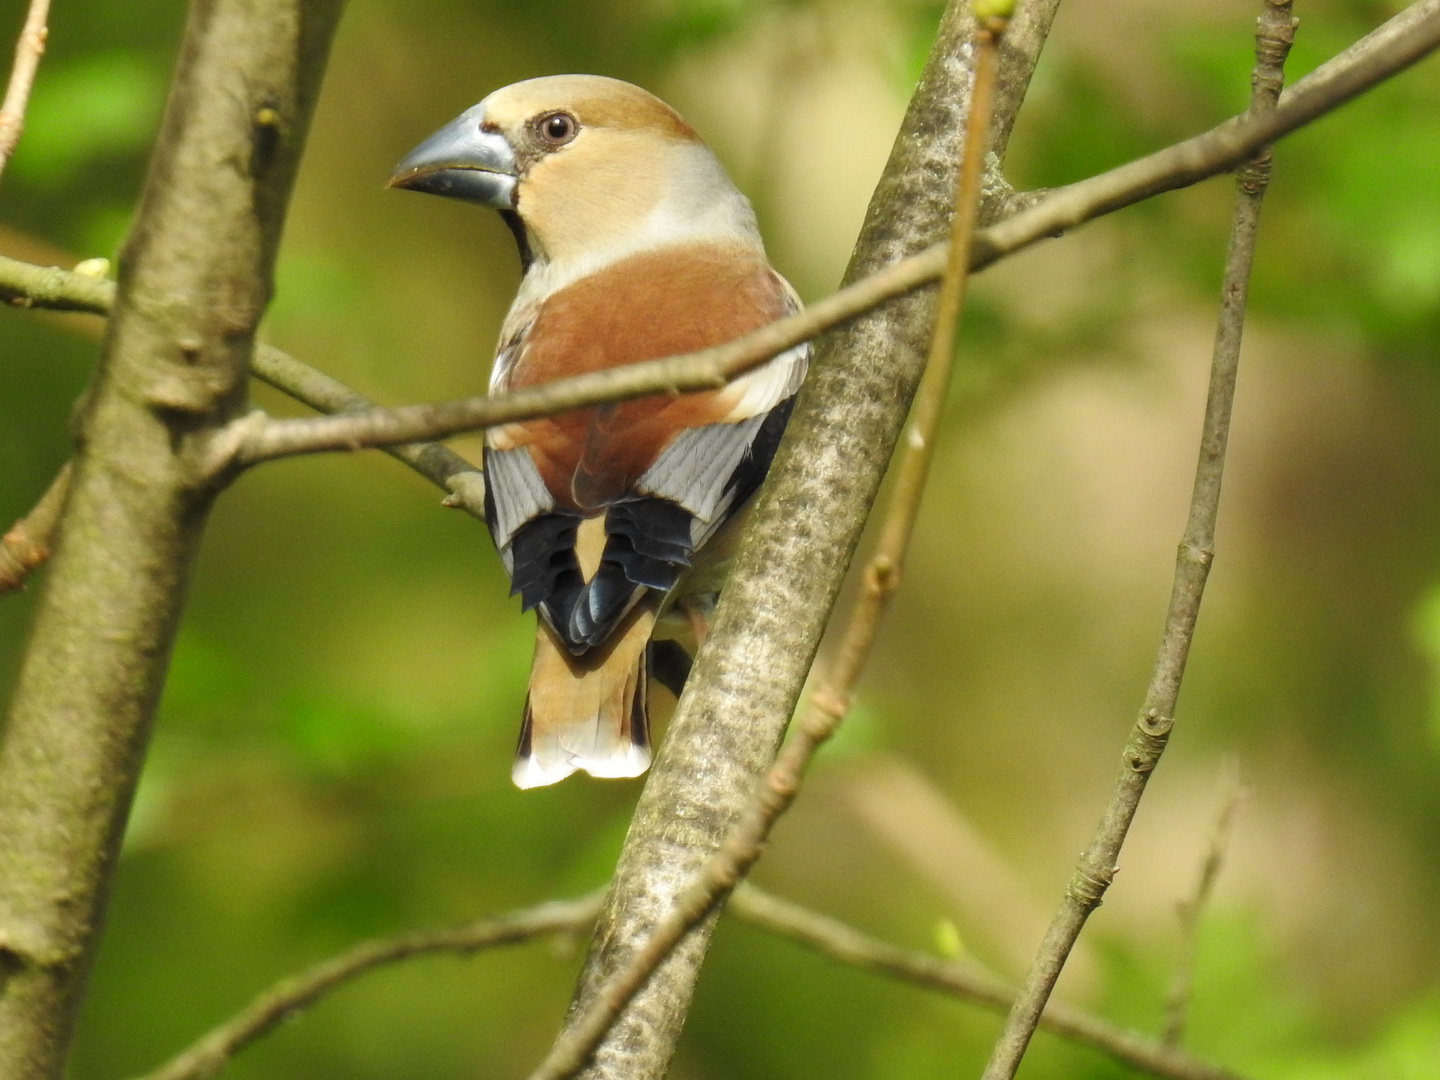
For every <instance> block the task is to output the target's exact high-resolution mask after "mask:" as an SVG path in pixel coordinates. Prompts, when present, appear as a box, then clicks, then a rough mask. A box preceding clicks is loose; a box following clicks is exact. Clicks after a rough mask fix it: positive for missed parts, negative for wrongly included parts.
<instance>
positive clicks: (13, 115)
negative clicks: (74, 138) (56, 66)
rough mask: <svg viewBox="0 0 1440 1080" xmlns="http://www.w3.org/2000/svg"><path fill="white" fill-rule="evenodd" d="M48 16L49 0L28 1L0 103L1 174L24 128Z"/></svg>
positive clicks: (42, 52)
mask: <svg viewBox="0 0 1440 1080" xmlns="http://www.w3.org/2000/svg"><path fill="white" fill-rule="evenodd" d="M49 18H50V0H30V8H29V10H28V11H27V12H26V14H25V25H24V26H23V27H22V28H21V30H20V39H19V41H17V42H16V43H15V66H14V67H12V68H11V69H10V82H9V83H8V84H7V85H6V87H5V100H4V101H3V102H0V173H3V172H4V171H5V166H6V165H7V164H8V163H9V161H10V155H11V154H13V153H15V146H16V144H17V143H19V141H20V132H21V131H22V130H23V129H24V127H25V107H26V106H27V105H29V103H30V87H31V86H32V85H34V82H35V73H36V72H37V71H38V70H40V57H41V56H43V55H44V53H45V38H46V35H47V34H48V33H49V29H48V27H47V26H46V23H47V21H48V20H49Z"/></svg>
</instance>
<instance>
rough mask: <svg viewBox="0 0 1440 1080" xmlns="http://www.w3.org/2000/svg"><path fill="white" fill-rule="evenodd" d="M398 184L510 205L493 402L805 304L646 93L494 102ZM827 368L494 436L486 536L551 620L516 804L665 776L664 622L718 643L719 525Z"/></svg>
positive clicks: (700, 148) (757, 378)
mask: <svg viewBox="0 0 1440 1080" xmlns="http://www.w3.org/2000/svg"><path fill="white" fill-rule="evenodd" d="M390 184H391V186H393V187H401V188H408V189H410V190H412V191H425V192H430V193H432V194H436V195H448V196H450V197H452V198H456V199H463V200H466V201H469V202H476V203H480V204H481V205H483V206H489V207H493V208H494V209H496V210H499V211H500V215H501V217H503V218H504V219H505V222H506V224H507V225H509V227H510V230H511V231H512V232H513V233H514V235H515V239H516V241H517V243H518V244H519V247H520V261H521V264H522V267H523V270H524V277H523V278H522V280H521V282H520V290H519V293H518V294H517V295H516V297H515V302H514V304H512V305H511V308H510V313H509V315H508V316H507V317H506V319H505V323H504V326H503V328H502V329H501V331H500V344H499V348H498V351H497V353H496V357H495V367H494V370H493V372H492V374H491V376H490V392H491V393H492V394H496V393H503V392H505V391H507V390H513V389H518V388H520V387H525V386H534V385H536V384H538V383H545V382H549V381H551V380H553V379H560V378H564V377H566V376H571V375H578V374H581V373H583V372H592V371H600V370H603V369H606V368H612V367H616V366H618V365H622V364H633V363H636V362H638V361H642V360H651V359H656V358H658V357H663V356H672V355H675V354H677V353H686V352H691V351H693V350H696V349H702V348H705V347H707V346H711V345H718V344H721V343H723V342H726V341H729V340H731V339H733V338H736V337H739V336H740V335H742V334H745V333H747V332H749V331H751V330H754V329H756V328H758V327H760V326H763V325H764V324H766V323H769V322H773V321H774V320H776V319H779V318H781V317H783V316H785V315H789V314H792V313H793V312H795V311H796V310H797V309H798V307H799V300H798V299H797V297H796V295H795V292H794V290H793V289H791V287H790V286H789V284H788V283H787V282H786V281H785V280H784V279H783V278H781V277H780V275H779V274H777V273H775V271H774V270H772V269H771V268H770V264H769V262H768V261H767V260H766V257H765V249H764V247H763V245H762V244H761V241H760V233H759V231H758V229H757V228H756V224H755V214H754V212H753V211H752V210H751V209H750V204H749V203H748V202H747V201H746V200H745V197H744V196H743V195H741V194H740V192H739V191H738V190H736V188H735V185H734V184H733V183H731V181H730V179H729V177H728V176H726V174H725V170H724V169H723V168H722V167H721V165H720V162H719V161H718V160H716V158H715V155H714V154H713V153H711V151H710V150H709V148H708V147H706V145H705V144H704V143H703V142H701V141H700V137H699V136H698V135H696V134H695V131H694V129H693V128H691V127H690V125H689V124H687V123H686V122H685V121H684V120H683V119H681V117H680V115H679V114H678V113H676V112H675V110H674V109H672V108H670V107H669V106H668V105H666V104H665V103H664V102H662V101H660V100H659V99H658V98H656V97H654V96H652V95H650V94H648V93H646V92H645V91H644V90H641V89H640V88H639V87H636V86H631V85H630V84H629V83H624V82H619V81H617V80H615V79H606V78H600V77H598V76H593V75H558V76H554V77H551V78H544V79H531V80H529V81H527V82H521V83H516V84H514V85H513V86H507V87H505V88H504V89H501V90H497V91H495V92H494V93H493V94H491V95H490V96H489V97H487V98H486V99H485V100H484V101H482V102H480V104H478V105H476V106H475V107H474V108H471V109H468V110H467V111H465V112H464V113H462V114H461V115H460V116H459V117H458V118H457V119H456V120H455V121H453V122H452V123H450V124H449V125H447V126H446V127H444V128H442V129H441V130H440V131H438V132H436V133H435V134H434V135H432V136H431V137H430V138H429V139H427V140H426V141H425V142H423V143H421V144H420V146H418V147H417V148H416V149H415V150H414V151H413V152H412V153H411V154H410V155H409V156H408V157H407V158H405V160H404V161H402V162H401V163H400V164H399V165H398V166H397V167H396V169H395V173H394V175H393V176H392V177H391V178H390ZM808 359H809V351H808V348H807V347H805V346H798V347H796V348H793V349H790V350H789V351H787V352H785V353H782V354H781V355H779V356H777V357H775V358H774V359H772V360H770V361H768V362H767V363H766V364H764V365H763V366H761V367H759V368H757V369H755V370H753V371H751V372H749V373H748V374H746V375H745V376H743V377H742V378H739V379H737V380H735V381H734V382H732V383H730V384H729V385H728V386H725V387H724V388H722V389H719V390H709V391H703V392H699V393H690V394H682V395H678V396H676V395H664V394H657V395H654V396H652V397H645V398H640V399H638V400H634V401H626V402H623V403H619V404H613V405H603V406H600V407H597V408H588V409H580V410H576V411H573V412H568V413H564V414H561V415H558V416H551V417H546V418H544V419H540V420H527V421H524V422H522V423H514V424H505V425H503V426H500V427H495V428H491V429H490V430H489V431H487V432H486V435H485V450H484V461H485V477H486V488H487V490H486V507H485V510H486V520H487V522H488V523H489V526H490V534H491V536H492V537H493V538H494V541H495V546H496V547H497V548H498V549H499V551H500V558H501V560H502V561H503V562H504V564H505V571H506V573H507V574H509V576H510V583H511V586H512V588H511V594H512V595H513V594H514V593H519V594H520V598H521V602H522V604H523V605H524V609H525V610H526V611H529V610H530V609H531V608H535V609H537V610H538V612H539V620H538V622H539V626H538V632H537V636H536V641H535V661H534V665H533V667H532V668H531V672H530V692H529V695H528V697H527V698H526V702H525V717H524V722H523V726H522V727H521V729H520V744H519V748H518V749H517V751H516V756H515V765H514V769H513V771H512V776H513V778H514V780H515V783H516V784H517V785H518V786H520V787H522V788H530V787H538V786H540V785H543V784H553V783H554V782H555V781H557V780H561V779H563V778H564V777H566V776H569V775H570V774H571V773H572V772H574V771H575V770H576V769H583V770H585V771H586V772H588V773H590V774H591V775H592V776H605V777H617V776H638V775H640V774H641V773H643V772H644V771H645V769H646V768H647V767H648V766H649V764H650V745H649V714H648V704H647V695H648V689H649V687H648V681H649V679H650V677H652V676H654V677H656V678H658V679H660V680H661V681H662V682H664V683H666V684H667V685H671V686H672V688H673V687H674V686H675V685H676V684H677V683H678V682H679V681H680V680H681V679H683V674H681V675H679V677H678V678H676V677H674V676H675V675H676V674H677V673H676V672H675V671H674V670H673V667H674V666H675V662H676V661H678V662H679V665H681V666H683V665H684V664H688V657H686V656H685V654H684V653H683V652H681V653H680V654H679V656H678V657H677V656H676V651H675V647H674V645H675V643H674V641H673V640H671V641H660V642H654V643H652V642H651V637H652V635H654V634H655V633H656V631H657V622H658V623H660V624H661V625H660V627H659V629H660V630H661V631H662V633H661V634H660V636H661V637H662V638H664V637H667V636H668V637H671V638H673V637H674V636H675V635H674V633H673V632H671V631H669V630H668V629H667V624H675V625H678V626H679V627H681V628H683V627H684V626H685V624H686V623H687V621H688V622H689V623H690V624H691V625H696V626H703V618H704V613H705V612H706V611H707V610H708V607H709V606H710V605H711V604H713V601H714V596H715V594H716V592H717V590H718V587H719V581H720V573H721V565H722V563H723V560H724V557H725V555H726V554H727V552H726V551H725V550H724V549H725V547H726V535H725V534H724V533H722V530H723V529H724V527H725V526H726V525H727V523H728V524H730V525H731V526H732V528H731V529H730V530H728V532H730V533H733V532H734V531H736V530H735V529H734V528H733V526H734V524H735V519H736V514H737V513H738V512H739V511H740V510H742V509H743V508H744V507H745V504H746V502H747V501H748V500H749V499H750V497H751V496H752V495H753V494H754V493H755V490H756V488H757V487H758V486H759V484H760V481H761V480H762V479H763V478H764V475H765V471H766V469H767V468H768V467H769V464H770V459H771V457H772V456H773V454H774V452H775V447H776V444H777V443H778V442H779V439H780V434H781V432H782V431H783V430H784V427H785V422H786V420H787V418H788V417H789V413H790V406H791V403H792V401H793V399H794V395H795V391H796V389H797V388H798V387H799V385H800V381H801V379H802V378H803V377H804V375H805V368H806V364H807V362H808ZM667 664H668V665H669V666H670V667H671V668H672V670H670V671H669V672H668V676H669V677H667V671H666V670H663V669H665V668H666V667H667Z"/></svg>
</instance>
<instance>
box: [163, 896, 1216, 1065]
mask: <svg viewBox="0 0 1440 1080" xmlns="http://www.w3.org/2000/svg"><path fill="white" fill-rule="evenodd" d="M601 899H602V894H601V893H599V892H597V893H594V894H592V895H590V896H583V897H579V898H578V899H575V900H557V901H549V902H546V903H542V904H537V905H535V906H534V907H529V908H522V909H520V910H519V911H514V912H510V913H509V914H506V915H499V916H491V917H487V918H482V919H476V920H474V921H473V922H469V923H464V924H461V925H459V926H455V927H451V928H448V929H444V930H437V931H422V932H417V933H410V934H402V935H399V936H397V937H391V938H376V939H373V940H370V941H365V942H361V943H359V944H357V945H354V946H352V947H350V948H348V949H346V950H344V951H343V952H341V953H339V954H337V955H335V956H333V957H330V958H329V959H327V960H323V961H321V962H319V963H317V964H314V965H313V966H311V967H309V968H307V969H306V970H304V971H302V972H299V973H298V974H295V975H292V976H289V977H287V978H285V979H282V980H280V981H279V982H277V983H276V984H275V985H273V986H271V987H270V988H269V989H267V990H265V991H263V992H261V993H260V994H257V995H256V996H255V998H254V999H253V1000H252V1001H251V1002H250V1003H249V1004H248V1005H246V1006H245V1008H243V1009H241V1010H240V1012H238V1013H236V1014H235V1015H234V1016H233V1017H231V1018H230V1019H228V1020H226V1021H225V1022H224V1023H222V1024H219V1025H217V1026H216V1027H215V1028H213V1029H211V1030H210V1031H209V1032H207V1033H206V1034H205V1035H204V1036H202V1037H201V1038H199V1039H197V1040H196V1041H195V1042H194V1043H192V1044H191V1045H190V1046H189V1047H187V1048H186V1049H185V1050H183V1051H182V1052H180V1053H179V1054H177V1055H176V1056H175V1057H173V1058H172V1059H171V1060H170V1061H168V1062H166V1063H165V1064H164V1065H162V1066H161V1067H160V1068H158V1069H156V1070H154V1071H153V1072H149V1073H146V1074H145V1075H144V1076H141V1077H137V1078H136V1080H208V1078H209V1077H212V1076H215V1075H217V1074H218V1073H219V1072H220V1071H221V1070H223V1069H224V1067H225V1066H226V1065H227V1064H229V1062H230V1061H231V1059H233V1058H234V1057H235V1055H236V1054H238V1053H239V1052H240V1051H242V1050H244V1049H245V1048H246V1047H247V1046H249V1045H250V1044H251V1043H253V1042H256V1041H257V1040H259V1039H262V1038H264V1037H265V1036H266V1035H268V1034H269V1033H270V1032H271V1031H273V1030H274V1029H275V1028H276V1027H278V1026H279V1025H280V1024H281V1023H284V1022H285V1021H287V1020H291V1019H294V1018H295V1017H296V1016H297V1015H298V1014H299V1013H301V1012H302V1011H304V1010H306V1009H309V1008H311V1007H313V1006H314V1005H315V1004H317V1003H318V1002H319V1001H320V1000H321V999H323V998H325V997H328V996H329V995H330V994H332V993H334V992H335V991H337V990H339V989H341V988H342V987H343V986H345V985H347V984H348V983H350V982H352V981H353V980H355V979H357V978H360V977H362V976H364V975H366V974H369V973H370V972H372V971H374V970H376V969H378V968H381V967H385V966H388V965H390V964H396V963H401V962H404V961H407V960H413V959H416V958H419V957H424V956H433V955H436V954H453V955H462V956H463V955H469V954H472V953H475V952H479V951H482V950H486V949H493V948H499V947H502V946H506V945H516V944H521V943H523V942H526V941H531V940H533V939H535V938H537V937H541V936H544V935H547V934H578V933H581V932H583V931H584V930H586V929H587V928H588V927H589V926H590V925H591V924H593V923H594V921H595V916H596V914H597V913H598V912H599V910H600V903H601ZM727 910H728V911H729V912H730V914H732V915H734V916H735V917H736V918H737V919H739V920H740V921H741V922H744V923H748V924H749V925H751V926H754V927H756V928H758V929H760V930H764V931H765V932H767V933H770V934H774V935H776V936H777V937H783V938H786V939H788V940H790V941H794V942H796V943H798V944H801V945H805V946H807V947H809V948H811V949H814V950H816V951H818V952H821V953H823V954H825V955H826V956H829V957H831V958H832V959H834V960H837V961H839V962H840V963H843V964H849V965H851V966H853V967H857V968H860V969H862V970H864V971H870V972H874V973H875V974H878V975H885V976H888V977H891V978H896V979H900V980H902V981H905V982H910V983H913V984H915V985H917V986H921V987H924V988H926V989H930V990H936V991H939V992H941V993H946V994H950V995H952V996H954V997H957V998H960V999H961V1000H964V1001H968V1002H970V1003H972V1004H975V1005H980V1006H982V1007H984V1008H991V1009H999V1010H1004V1009H1005V1008H1007V1007H1008V1006H1009V1003H1010V1001H1011V999H1012V998H1013V996H1014V992H1013V990H1012V989H1011V988H1010V987H1008V986H1007V985H1006V984H1005V983H1004V982H1003V980H1000V979H998V978H996V977H995V976H994V975H991V974H990V973H989V972H987V971H985V970H984V969H983V968H980V967H978V966H977V965H975V964H965V963H955V962H952V961H946V960H941V959H939V958H937V957H934V956H931V955H930V954H928V953H924V952H918V951H915V950H910V949H902V948H899V947H898V946H895V945H891V944H889V943H887V942H884V941H880V940H879V939H877V938H872V937H869V936H868V935H866V934H863V933H861V932H860V931H858V930H856V929H855V928H854V927H851V926H848V925H846V924H845V923H843V922H840V921H839V920H837V919H833V918H830V917H828V916H825V915H821V914H820V913H818V912H815V911H811V910H809V909H807V908H803V907H801V906H799V905H798V904H793V903H790V902H788V901H785V900H781V899H779V898H778V897H775V896H771V895H770V894H769V893H766V892H764V891H763V890H761V889H758V888H756V887H755V886H753V885H749V884H744V885H741V886H740V887H739V888H738V889H737V890H736V892H735V894H734V896H733V897H732V898H731V900H730V903H729V905H728V907H727ZM1042 1026H1043V1027H1045V1028H1046V1030H1048V1031H1050V1032H1052V1033H1054V1034H1055V1035H1057V1036H1059V1037H1061V1038H1065V1039H1069V1040H1071V1041H1073V1042H1076V1043H1079V1044H1081V1045H1085V1046H1090V1047H1093V1048H1094V1049H1096V1050H1099V1051H1101V1052H1102V1053H1105V1054H1109V1055H1110V1056H1111V1057H1113V1058H1114V1059H1115V1060H1116V1061H1119V1062H1121V1063H1122V1064H1125V1065H1129V1066H1130V1067H1132V1068H1135V1069H1139V1070H1141V1071H1143V1072H1148V1073H1151V1074H1152V1075H1154V1076H1157V1077H1161V1078H1163V1080H1241V1078H1240V1077H1239V1076H1237V1075H1236V1074H1234V1073H1231V1072H1229V1071H1226V1070H1224V1069H1221V1068H1218V1067H1217V1066H1213V1065H1210V1064H1208V1063H1207V1062H1204V1061H1201V1060H1199V1059H1197V1058H1194V1057H1192V1056H1190V1055H1188V1054H1186V1053H1184V1052H1183V1051H1180V1050H1176V1049H1171V1048H1169V1047H1166V1046H1162V1045H1160V1044H1158V1043H1156V1042H1155V1041H1154V1040H1151V1039H1147V1038H1145V1037H1144V1036H1143V1035H1140V1034H1139V1033H1136V1032H1132V1031H1127V1030H1125V1029H1124V1028H1120V1027H1117V1026H1115V1025H1113V1024H1110V1023H1108V1022H1107V1021H1105V1020H1103V1019H1101V1018H1099V1017H1096V1016H1093V1015H1091V1014H1090V1013H1087V1012H1085V1011H1084V1010H1082V1009H1076V1008H1072V1007H1070V1006H1066V1005H1064V1004H1060V1003H1052V1004H1051V1005H1050V1006H1049V1007H1048V1008H1047V1009H1046V1012H1045V1016H1044V1019H1043V1020H1042Z"/></svg>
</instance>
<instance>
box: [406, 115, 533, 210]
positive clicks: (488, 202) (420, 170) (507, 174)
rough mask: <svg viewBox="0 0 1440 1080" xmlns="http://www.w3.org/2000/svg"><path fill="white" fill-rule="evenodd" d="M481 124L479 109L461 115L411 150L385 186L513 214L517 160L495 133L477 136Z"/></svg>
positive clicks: (479, 132) (481, 118) (498, 134)
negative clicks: (442, 196)
mask: <svg viewBox="0 0 1440 1080" xmlns="http://www.w3.org/2000/svg"><path fill="white" fill-rule="evenodd" d="M482 120H483V116H482V115H481V109H480V107H479V106H476V107H475V108H473V109H467V110H466V111H465V112H463V113H461V114H460V115H459V116H458V117H456V118H455V119H454V120H452V121H451V122H450V123H448V124H446V125H445V126H444V127H443V128H441V129H440V130H439V131H437V132H436V133H435V134H434V135H431V136H430V138H428V139H426V140H425V141H424V142H422V143H421V144H420V145H419V146H417V147H416V148H415V149H414V150H411V151H410V153H409V154H408V155H406V157H405V160H404V161H402V162H400V164H399V165H396V166H395V171H394V173H392V174H391V176H390V179H389V180H388V181H387V182H386V183H387V185H388V186H389V187H397V188H406V189H408V190H410V191H424V192H428V193H429V194H431V195H445V196H448V197H449V198H452V199H464V200H465V201H467V202H476V203H480V204H481V205H482V206H490V207H493V208H495V209H496V210H509V209H511V208H512V207H513V206H514V205H515V179H516V177H515V154H514V151H512V150H511V149H510V144H509V143H508V142H506V141H505V137H504V136H503V135H501V134H500V133H499V132H498V131H482V130H481V128H480V124H481V121H482Z"/></svg>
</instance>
